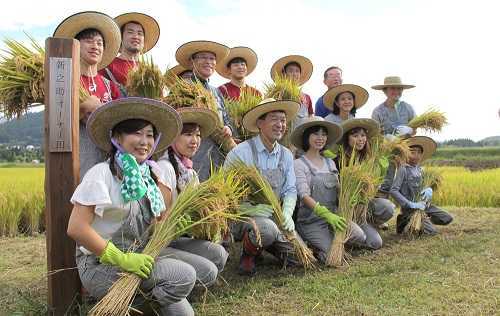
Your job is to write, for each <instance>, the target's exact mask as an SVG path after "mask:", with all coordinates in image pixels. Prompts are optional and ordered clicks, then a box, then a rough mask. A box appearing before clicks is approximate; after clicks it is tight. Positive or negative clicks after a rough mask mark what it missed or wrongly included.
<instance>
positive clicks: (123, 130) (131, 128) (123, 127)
mask: <svg viewBox="0 0 500 316" xmlns="http://www.w3.org/2000/svg"><path fill="white" fill-rule="evenodd" d="M148 125H151V126H153V137H154V139H156V138H157V137H158V131H157V130H156V127H155V126H154V125H153V124H151V123H150V122H149V121H146V120H142V119H129V120H125V121H121V122H120V123H118V124H116V125H115V126H114V127H113V129H112V131H111V137H113V138H115V137H117V136H118V135H123V134H132V133H135V132H137V131H138V130H141V129H143V128H144V127H146V126H148ZM117 151H118V149H116V147H115V146H111V152H110V153H109V169H110V170H111V173H112V174H113V175H114V176H117V175H118V173H117V170H116V166H115V154H116V152H117ZM151 174H152V177H153V179H154V180H155V182H157V179H156V175H154V174H153V173H152V172H151Z"/></svg>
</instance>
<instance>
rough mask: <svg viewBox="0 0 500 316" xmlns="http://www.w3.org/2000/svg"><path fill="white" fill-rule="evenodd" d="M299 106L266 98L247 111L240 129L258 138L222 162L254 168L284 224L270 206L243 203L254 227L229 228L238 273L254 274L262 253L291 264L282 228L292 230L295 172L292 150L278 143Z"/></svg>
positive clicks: (289, 252)
mask: <svg viewBox="0 0 500 316" xmlns="http://www.w3.org/2000/svg"><path fill="white" fill-rule="evenodd" d="M299 107H300V104H299V103H297V102H293V101H275V100H274V99H265V100H263V101H262V102H261V103H260V104H259V105H258V106H256V107H255V108H253V109H251V110H250V111H248V112H247V113H246V114H245V116H244V117H243V126H244V127H245V129H247V130H248V131H251V132H254V133H258V135H257V136H255V137H253V138H251V139H249V140H246V141H244V142H242V143H240V144H239V145H238V146H236V147H235V148H234V149H233V150H231V151H230V152H229V154H228V155H227V158H226V161H225V163H224V167H225V168H230V167H231V165H232V164H234V163H235V162H243V163H245V164H246V165H253V166H255V167H256V168H257V170H259V172H260V173H261V174H262V176H264V177H265V178H266V179H267V181H268V182H269V184H270V185H271V187H272V188H273V191H274V194H275V195H276V197H277V198H278V199H279V200H280V201H281V203H282V205H283V218H284V224H283V227H278V226H277V224H276V223H275V221H274V220H273V217H272V213H273V211H272V207H271V206H270V205H267V204H255V203H253V202H252V201H248V202H244V203H242V205H241V208H242V210H243V212H244V213H245V214H246V215H248V216H250V217H251V218H252V222H254V223H255V225H252V224H249V223H247V222H238V223H236V224H235V225H234V226H233V227H232V229H231V232H232V233H233V236H234V238H235V240H237V241H242V248H243V250H242V254H241V258H240V265H239V272H240V274H244V275H253V274H255V258H256V256H258V255H259V254H260V253H262V251H263V250H267V251H268V252H270V253H271V254H272V255H274V256H276V257H277V258H278V260H280V261H281V262H282V263H283V264H286V263H287V262H294V258H293V246H292V245H291V244H290V242H289V241H288V240H287V239H286V238H285V236H284V234H283V232H282V230H281V229H284V230H286V231H294V230H295V224H294V222H293V219H292V215H293V211H294V210H295V202H296V201H297V189H296V188H295V171H294V167H293V156H292V153H291V151H290V150H289V149H287V148H286V147H284V146H283V145H281V144H279V143H278V141H279V140H280V139H281V138H282V137H283V135H284V134H285V131H286V127H287V124H288V123H289V122H290V121H292V120H293V119H294V118H295V116H296V115H297V112H298V110H299ZM258 236H260V242H259V241H258V240H259V237H258Z"/></svg>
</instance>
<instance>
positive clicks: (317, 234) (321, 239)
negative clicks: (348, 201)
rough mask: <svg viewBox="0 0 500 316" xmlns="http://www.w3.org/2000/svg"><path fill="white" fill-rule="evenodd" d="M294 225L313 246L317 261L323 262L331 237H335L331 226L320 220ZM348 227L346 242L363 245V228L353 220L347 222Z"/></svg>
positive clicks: (364, 241) (364, 240)
mask: <svg viewBox="0 0 500 316" xmlns="http://www.w3.org/2000/svg"><path fill="white" fill-rule="evenodd" d="M296 227H297V232H298V233H299V235H300V236H301V237H302V238H303V239H304V241H305V242H306V243H307V244H308V245H309V246H310V247H312V248H313V251H314V254H315V256H316V258H317V259H318V260H319V262H321V263H325V262H326V258H327V257H328V252H329V250H330V246H331V245H332V241H333V238H334V237H335V233H334V231H333V230H332V228H331V226H330V225H329V224H328V223H327V222H325V221H323V220H321V221H316V222H314V223H310V224H301V223H298V224H297V225H296ZM349 229H350V236H349V239H348V240H347V242H346V244H348V245H352V246H358V247H359V246H363V245H365V243H366V234H365V232H364V230H363V229H362V228H361V227H360V226H358V224H356V223H354V222H351V223H350V224H349Z"/></svg>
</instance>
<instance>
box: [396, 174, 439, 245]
mask: <svg viewBox="0 0 500 316" xmlns="http://www.w3.org/2000/svg"><path fill="white" fill-rule="evenodd" d="M442 182H443V175H442V174H441V172H440V171H438V170H435V169H429V170H425V171H424V172H423V173H422V183H421V184H420V187H419V189H418V190H417V196H414V197H413V201H414V202H419V201H421V200H422V199H421V196H420V192H422V190H424V189H425V188H432V190H433V191H434V192H435V191H437V190H438V189H439V187H440V186H441V184H442ZM426 204H427V205H426V206H429V205H430V201H429V202H428V203H426ZM426 218H427V213H426V212H425V211H422V210H414V211H413V213H412V214H411V217H410V221H409V222H408V224H407V225H406V227H405V229H404V231H403V232H404V233H405V234H407V235H410V236H418V235H420V234H422V232H423V229H424V225H423V221H424V219H426Z"/></svg>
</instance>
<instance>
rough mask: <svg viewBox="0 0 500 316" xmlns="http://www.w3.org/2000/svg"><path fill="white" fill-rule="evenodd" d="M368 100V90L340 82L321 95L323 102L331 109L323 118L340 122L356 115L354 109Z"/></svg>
mask: <svg viewBox="0 0 500 316" xmlns="http://www.w3.org/2000/svg"><path fill="white" fill-rule="evenodd" d="M366 101H368V91H366V90H365V89H364V88H363V87H360V86H358V85H355V84H341V85H338V86H336V87H333V88H331V89H329V90H328V91H327V92H326V93H325V94H324V95H323V104H324V105H325V107H326V108H327V109H329V110H330V111H332V113H330V114H328V115H327V116H326V117H325V120H327V121H330V122H333V123H339V124H340V123H342V122H343V121H345V120H348V119H352V118H354V117H355V116H356V111H357V110H358V109H359V108H361V107H362V106H363V105H365V104H366Z"/></svg>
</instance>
